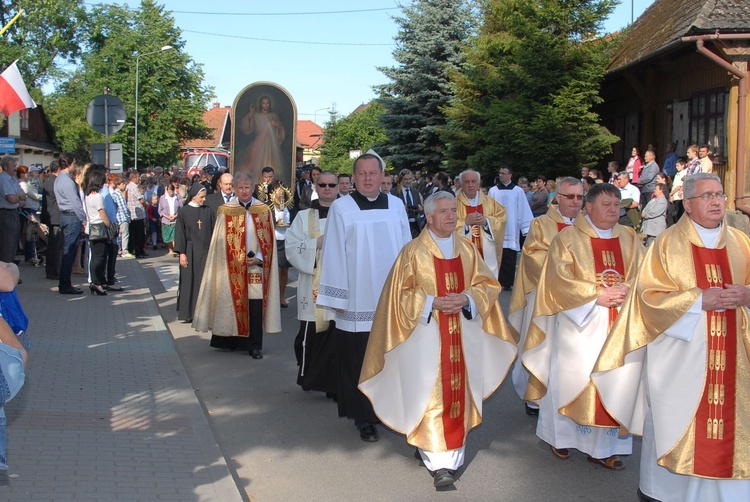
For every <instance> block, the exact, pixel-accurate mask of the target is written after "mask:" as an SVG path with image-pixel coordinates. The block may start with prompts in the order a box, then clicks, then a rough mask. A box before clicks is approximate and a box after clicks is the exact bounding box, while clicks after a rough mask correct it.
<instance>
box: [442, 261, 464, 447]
mask: <svg viewBox="0 0 750 502" xmlns="http://www.w3.org/2000/svg"><path fill="white" fill-rule="evenodd" d="M434 262H435V276H436V278H437V295H438V296H445V295H447V294H448V293H461V292H462V291H464V272H463V266H462V265H461V258H460V257H459V258H451V259H448V260H444V259H441V258H438V257H437V256H436V257H434ZM461 316H462V313H458V314H445V313H443V312H440V311H438V313H437V321H438V326H439V328H440V370H441V374H442V387H443V410H442V419H443V434H444V435H445V445H446V448H447V449H448V450H455V449H458V448H460V447H461V446H463V444H464V438H465V437H466V426H465V424H464V416H465V411H466V384H467V382H466V365H465V364H464V354H463V344H462V339H461Z"/></svg>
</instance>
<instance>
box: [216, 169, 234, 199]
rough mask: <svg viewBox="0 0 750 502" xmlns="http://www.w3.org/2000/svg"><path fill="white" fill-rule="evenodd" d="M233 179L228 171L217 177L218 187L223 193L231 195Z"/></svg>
mask: <svg viewBox="0 0 750 502" xmlns="http://www.w3.org/2000/svg"><path fill="white" fill-rule="evenodd" d="M233 180H234V178H233V177H232V175H231V174H229V173H224V174H222V175H221V176H220V177H219V183H218V185H219V189H220V190H221V192H222V193H223V194H224V195H231V194H232V192H233V191H234V186H233V185H232V181H233Z"/></svg>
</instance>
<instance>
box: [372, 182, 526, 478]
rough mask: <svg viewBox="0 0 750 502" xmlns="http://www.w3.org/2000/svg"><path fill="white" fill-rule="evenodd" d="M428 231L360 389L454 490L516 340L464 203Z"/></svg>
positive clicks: (442, 205) (439, 211)
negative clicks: (464, 220)
mask: <svg viewBox="0 0 750 502" xmlns="http://www.w3.org/2000/svg"><path fill="white" fill-rule="evenodd" d="M425 215H426V218H427V230H425V231H423V232H422V233H421V234H420V235H419V237H418V238H417V239H415V240H414V241H413V242H412V243H410V244H409V245H407V246H406V247H404V249H403V250H402V251H401V253H400V254H399V257H398V259H397V260H396V263H395V264H394V266H393V268H392V270H391V272H390V274H389V276H388V279H387V280H386V284H385V287H384V289H383V293H382V295H381V296H380V301H379V303H378V308H377V312H376V316H375V322H374V323H373V326H372V331H371V333H370V340H369V343H368V345H367V352H366V355H365V362H364V364H363V366H362V375H361V377H360V384H359V388H360V389H361V390H362V392H363V393H364V394H365V395H366V396H367V397H368V398H369V399H370V401H371V402H372V404H373V406H374V408H375V412H376V413H377V414H378V416H379V417H380V419H381V420H382V421H383V422H384V423H385V424H386V425H387V426H388V427H390V428H392V429H393V430H395V431H397V432H400V433H401V434H405V435H406V440H407V442H408V443H409V444H411V445H413V446H416V447H417V453H418V455H419V457H420V459H421V460H422V461H423V462H424V464H425V466H426V467H427V469H428V470H429V471H430V472H431V473H432V475H433V477H434V481H433V483H434V485H435V487H443V486H448V485H452V484H453V483H454V482H455V481H456V479H457V472H456V471H457V470H458V469H459V468H460V467H461V466H462V465H463V462H464V451H465V444H466V436H467V434H468V432H469V431H470V430H471V429H472V428H474V427H476V426H477V425H479V424H480V423H481V422H482V400H484V399H486V398H487V397H489V395H490V394H492V392H494V391H495V389H497V387H498V386H499V385H500V383H501V382H502V380H503V378H504V377H505V375H506V373H507V371H508V369H509V368H510V364H511V363H512V361H513V359H514V358H515V356H516V340H515V339H514V338H513V336H512V333H511V330H509V329H508V327H507V326H506V323H505V319H504V318H503V314H502V311H501V309H500V302H499V299H498V295H499V294H500V284H499V283H498V282H497V280H496V279H495V277H494V276H493V275H492V273H491V272H490V270H489V268H488V267H487V265H486V264H485V262H484V260H483V259H482V257H481V256H480V255H479V253H478V251H477V249H476V247H475V246H473V245H472V243H471V241H469V240H468V239H465V238H463V237H461V236H457V235H455V234H454V231H455V227H456V221H457V214H456V199H455V197H454V196H453V195H452V194H450V193H449V192H437V193H435V194H434V195H432V196H430V197H429V198H428V199H427V201H426V202H425Z"/></svg>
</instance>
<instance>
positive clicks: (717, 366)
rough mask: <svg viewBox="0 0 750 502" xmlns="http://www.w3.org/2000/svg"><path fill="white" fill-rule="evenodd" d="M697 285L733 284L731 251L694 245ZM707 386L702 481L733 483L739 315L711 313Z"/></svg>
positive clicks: (699, 438)
mask: <svg viewBox="0 0 750 502" xmlns="http://www.w3.org/2000/svg"><path fill="white" fill-rule="evenodd" d="M692 250H693V262H694V263H695V276H696V280H697V286H698V287H699V288H700V289H702V290H706V289H709V288H723V287H724V285H725V284H731V283H732V272H731V270H730V268H729V259H728V257H727V250H726V248H722V249H707V248H702V247H698V246H695V245H693V246H692ZM706 337H707V340H706V348H707V350H706V352H707V356H708V362H707V371H706V383H705V387H704V388H703V396H702V398H701V401H700V403H699V404H698V411H697V412H696V416H695V460H694V464H693V470H694V472H695V474H696V475H698V476H706V477H711V478H732V474H733V456H734V446H735V445H734V443H735V390H736V384H737V311H736V310H726V311H718V310H710V311H706Z"/></svg>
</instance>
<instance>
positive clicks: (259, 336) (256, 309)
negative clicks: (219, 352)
mask: <svg viewBox="0 0 750 502" xmlns="http://www.w3.org/2000/svg"><path fill="white" fill-rule="evenodd" d="M248 303H249V306H250V316H249V317H250V336H248V337H247V338H245V337H243V336H217V335H211V342H210V346H211V347H214V348H216V349H229V350H247V351H248V352H252V351H253V350H256V349H257V350H262V349H263V300H250V301H249V302H248Z"/></svg>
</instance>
